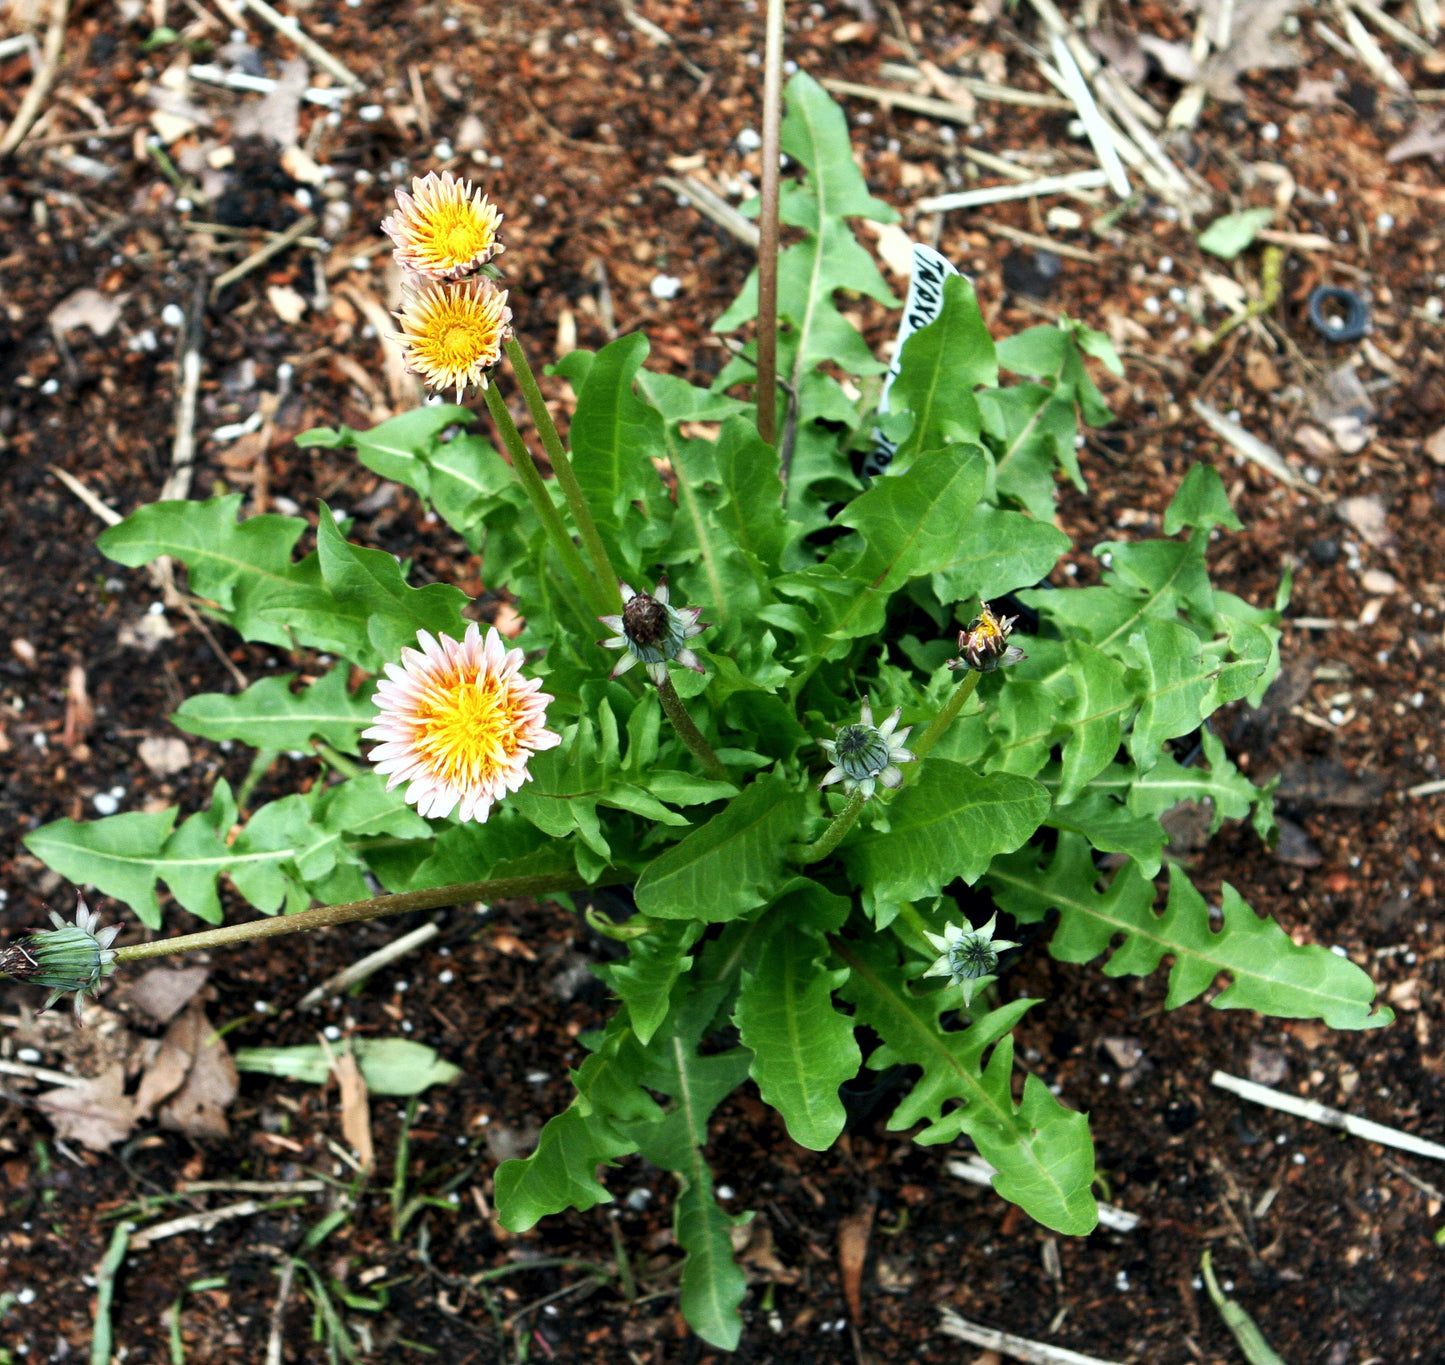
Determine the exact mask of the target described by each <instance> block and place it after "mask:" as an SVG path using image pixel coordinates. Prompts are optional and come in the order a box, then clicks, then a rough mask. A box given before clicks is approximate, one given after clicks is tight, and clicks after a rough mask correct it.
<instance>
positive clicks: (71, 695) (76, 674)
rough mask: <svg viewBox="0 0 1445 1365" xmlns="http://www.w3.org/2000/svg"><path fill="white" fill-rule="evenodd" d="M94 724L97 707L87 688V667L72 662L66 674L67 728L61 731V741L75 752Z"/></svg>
mask: <svg viewBox="0 0 1445 1365" xmlns="http://www.w3.org/2000/svg"><path fill="white" fill-rule="evenodd" d="M94 724H95V707H94V706H92V705H91V702H90V693H89V691H87V689H86V684H85V669H84V668H83V667H82V666H81V665H80V664H71V665H70V670H69V672H67V673H66V675H65V729H64V730H62V731H61V733H60V742H61V743H62V744H63V745H65V747H66V748H67V749H70V750H71V751H72V752H74V751H75V750H77V749H79V748H80V747H81V746H82V745H83V742H84V740H85V737H86V735H87V734H89V733H90V727H91V726H92V725H94ZM77 756H79V755H77Z"/></svg>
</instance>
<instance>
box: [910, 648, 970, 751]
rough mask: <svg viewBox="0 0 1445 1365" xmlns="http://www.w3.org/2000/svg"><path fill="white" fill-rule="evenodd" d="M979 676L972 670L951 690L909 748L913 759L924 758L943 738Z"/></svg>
mask: <svg viewBox="0 0 1445 1365" xmlns="http://www.w3.org/2000/svg"><path fill="white" fill-rule="evenodd" d="M979 676H980V675H979V674H977V673H975V672H974V671H973V670H972V669H969V671H968V677H966V678H965V679H964V680H963V681H962V682H961V683H959V685H958V686H957V687H955V688H954V689H953V695H952V696H951V697H950V698H949V699H948V700H947V701H946V702H944V703H943V705H942V706H941V707H939V710H938V714H937V715H936V716H934V718H933V719H932V720H931V721H929V722H928V728H927V729H926V730H925V731H924V732H923V733H922V734H921V735H919V736H918V738H917V739H915V740H914V741H913V742H912V743H910V744H909V746H908V747H909V748H910V749H912V750H913V756H914V757H915V758H919V759H922V758H926V757H927V756H928V751H929V750H930V749H932V748H933V746H934V745H935V744H937V743H938V741H939V740H940V739H942V738H943V732H944V731H945V730H947V729H948V727H949V726H950V725H952V724H953V722H954V721H955V720H956V719H957V718H958V713H959V712H960V711H962V710H963V704H964V702H966V701H967V700H968V699H969V698H970V697H971V696H973V689H974V688H975V687H977V686H978V680H979Z"/></svg>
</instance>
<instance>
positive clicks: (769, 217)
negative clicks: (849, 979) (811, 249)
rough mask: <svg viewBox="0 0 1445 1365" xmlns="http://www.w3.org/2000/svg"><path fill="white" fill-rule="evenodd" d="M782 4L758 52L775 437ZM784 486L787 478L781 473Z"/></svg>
mask: <svg viewBox="0 0 1445 1365" xmlns="http://www.w3.org/2000/svg"><path fill="white" fill-rule="evenodd" d="M782 117H783V0H768V17H767V37H766V46H765V49H764V53H763V186H762V211H761V213H760V214H759V218H758V227H759V229H760V231H761V233H762V238H761V241H760V242H759V244H758V324H757V326H758V396H757V402H758V435H759V436H761V437H762V438H763V440H765V441H766V442H767V443H768V444H769V445H773V444H775V443H776V441H777V437H778V399H777V393H778V160H779V156H780V153H781V152H782ZM782 473H783V482H784V483H786V482H787V479H788V471H787V469H784V470H783V471H782Z"/></svg>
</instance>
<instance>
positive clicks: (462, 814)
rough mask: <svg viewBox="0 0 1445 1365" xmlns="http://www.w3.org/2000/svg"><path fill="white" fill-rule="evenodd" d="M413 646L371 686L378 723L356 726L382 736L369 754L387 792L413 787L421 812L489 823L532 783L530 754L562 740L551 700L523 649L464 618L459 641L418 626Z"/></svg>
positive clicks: (408, 794) (409, 790) (413, 798)
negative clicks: (527, 674) (528, 674)
mask: <svg viewBox="0 0 1445 1365" xmlns="http://www.w3.org/2000/svg"><path fill="white" fill-rule="evenodd" d="M417 643H418V644H419V645H420V649H419V650H418V649H403V650H402V652H401V663H400V664H388V665H387V666H386V677H385V678H384V679H383V680H382V681H381V682H380V683H379V684H378V685H377V689H376V705H377V710H378V713H379V714H378V715H377V718H376V724H375V725H373V726H371V728H370V729H368V730H365V731H363V732H362V733H363V734H364V736H365V737H366V738H367V739H378V740H380V741H381V743H380V744H379V745H377V747H376V748H375V749H373V750H372V751H371V755H370V757H371V761H372V762H373V763H375V764H376V771H377V772H379V773H381V774H383V775H384V776H385V777H386V778H387V784H386V786H387V790H388V791H390V790H391V789H392V788H393V787H396V786H398V785H400V784H401V783H403V782H409V783H410V784H411V785H410V786H409V787H408V788H407V791H406V799H407V801H408V802H409V803H410V804H411V805H414V806H415V807H416V808H417V811H418V813H419V814H421V815H424V816H427V817H429V818H432V819H445V818H446V817H447V816H448V815H450V814H451V813H452V811H453V810H456V811H457V815H458V818H459V819H462V820H478V821H485V820H486V818H487V816H488V815H489V814H491V810H492V807H493V805H495V804H496V803H497V802H498V801H501V800H503V799H504V798H505V797H506V796H507V794H508V793H509V792H514V791H516V790H517V789H518V788H519V787H521V785H522V783H524V782H527V781H530V780H531V774H530V773H529V772H528V771H527V764H528V762H529V761H530V759H531V757H532V755H533V754H534V753H538V752H540V751H541V750H543V749H552V748H555V747H556V746H557V745H558V744H560V743H561V742H562V739H561V736H560V735H557V734H554V733H553V732H552V731H551V730H548V729H547V728H546V726H545V721H546V719H547V704H548V703H549V702H550V701H551V700H552V698H551V697H550V696H549V695H548V694H547V693H545V692H543V691H541V690H540V688H541V686H542V684H541V682H540V680H539V679H536V678H524V677H522V675H521V672H520V669H521V666H522V657H523V656H522V651H521V650H520V649H513V650H508V649H507V647H506V646H505V645H504V644H503V643H502V637H501V636H500V635H499V634H498V633H497V631H496V629H495V628H490V629H488V631H487V634H486V637H485V639H484V638H483V637H482V633H481V631H480V630H479V629H478V627H477V626H475V625H470V626H468V627H467V631H466V635H465V636H464V637H463V638H462V639H461V640H459V641H458V640H453V639H452V638H451V636H449V635H441V636H437V637H435V638H434V637H433V636H431V635H429V634H428V633H427V632H426V631H422V632H421V633H420V634H419V635H418V636H417Z"/></svg>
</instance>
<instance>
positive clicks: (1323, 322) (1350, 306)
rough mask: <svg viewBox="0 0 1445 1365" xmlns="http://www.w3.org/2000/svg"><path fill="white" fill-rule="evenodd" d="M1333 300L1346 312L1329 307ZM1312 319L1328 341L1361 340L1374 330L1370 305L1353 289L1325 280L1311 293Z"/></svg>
mask: <svg viewBox="0 0 1445 1365" xmlns="http://www.w3.org/2000/svg"><path fill="white" fill-rule="evenodd" d="M1330 304H1333V305H1334V306H1335V308H1337V309H1340V310H1341V311H1342V312H1343V314H1344V316H1343V317H1341V316H1340V314H1339V313H1336V312H1330V313H1328V314H1326V312H1325V308H1326V307H1327V306H1328V305H1330ZM1310 322H1311V323H1312V324H1313V326H1314V329H1315V331H1317V332H1318V333H1319V334H1320V335H1321V336H1322V337H1324V339H1325V340H1326V341H1337V342H1341V343H1346V342H1351V341H1359V340H1360V338H1361V337H1363V336H1365V335H1366V334H1367V333H1368V332H1369V330H1370V308H1369V305H1368V304H1367V303H1366V302H1365V301H1364V299H1362V298H1361V297H1360V296H1359V295H1358V294H1357V293H1355V291H1354V290H1353V289H1345V288H1342V287H1341V286H1340V285H1336V284H1322V285H1320V286H1319V287H1318V288H1316V289H1315V291H1314V292H1313V293H1312V294H1311V295H1310Z"/></svg>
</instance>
